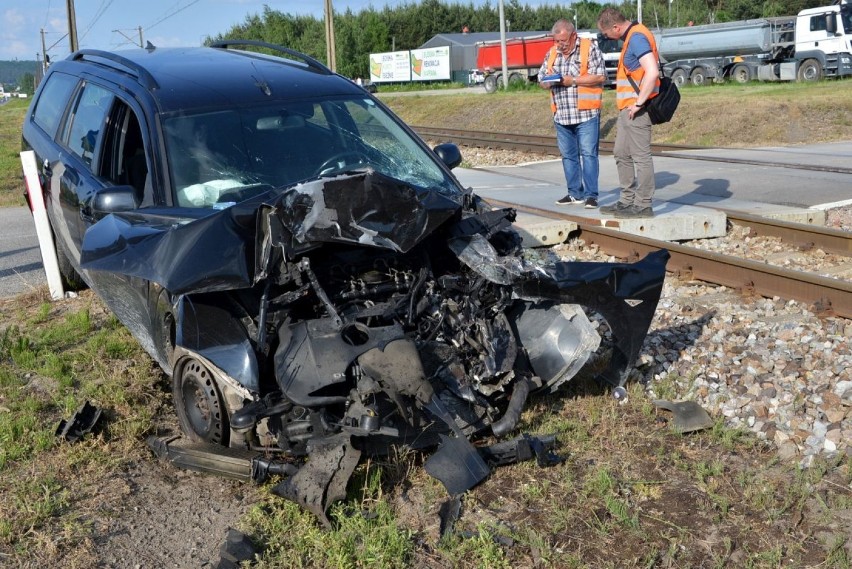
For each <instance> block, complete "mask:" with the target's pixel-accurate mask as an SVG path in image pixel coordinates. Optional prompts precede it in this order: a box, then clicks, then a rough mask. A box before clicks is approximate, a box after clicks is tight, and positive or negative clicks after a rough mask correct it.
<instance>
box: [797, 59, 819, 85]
mask: <svg viewBox="0 0 852 569" xmlns="http://www.w3.org/2000/svg"><path fill="white" fill-rule="evenodd" d="M822 74H823V71H822V64H820V62H819V61H817V60H816V59H806V60H805V61H803V62H802V64H801V65H800V66H799V72H798V74H797V76H798V79H799V81H807V82H813V81H819V80H820V79H822Z"/></svg>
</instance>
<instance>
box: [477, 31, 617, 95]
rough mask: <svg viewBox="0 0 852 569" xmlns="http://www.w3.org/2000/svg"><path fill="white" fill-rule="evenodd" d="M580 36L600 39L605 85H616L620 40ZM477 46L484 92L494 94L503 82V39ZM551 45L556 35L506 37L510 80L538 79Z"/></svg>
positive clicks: (589, 33)
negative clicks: (605, 77) (501, 46)
mask: <svg viewBox="0 0 852 569" xmlns="http://www.w3.org/2000/svg"><path fill="white" fill-rule="evenodd" d="M580 37H588V38H590V39H594V40H596V41H598V47H600V48H601V52H602V54H603V57H604V64H605V65H606V72H607V82H606V85H607V86H612V85H614V84H615V71H616V67H617V66H618V57H619V53H620V51H621V41H620V40H609V39H606V38H598V36H597V34H595V33H593V32H584V31H581V32H580ZM476 47H477V50H476V68H477V70H479V71H481V72H482V73H483V74H484V75H485V81H484V83H485V91H486V92H487V93H493V92H494V91H496V90H497V86H498V85H499V83H500V81H502V80H503V56H502V55H501V50H500V40H494V41H485V42H479V43H477V44H476ZM551 47H553V36H552V35H550V34H545V35H538V36H526V37H519V38H511V39H507V40H506V68H507V71H508V74H509V82H510V83H514V82H516V81H519V82H521V81H522V82H524V83H526V82H529V81H537V80H538V70H539V68H541V64H542V62H543V61H544V59H545V58H546V57H547V52H548V50H549V49H550V48H551Z"/></svg>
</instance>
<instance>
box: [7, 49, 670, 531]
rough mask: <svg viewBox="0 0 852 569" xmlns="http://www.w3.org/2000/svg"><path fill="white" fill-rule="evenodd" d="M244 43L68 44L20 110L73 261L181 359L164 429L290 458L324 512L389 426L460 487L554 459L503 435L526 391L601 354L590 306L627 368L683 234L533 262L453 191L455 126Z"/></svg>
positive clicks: (302, 489) (211, 467)
mask: <svg viewBox="0 0 852 569" xmlns="http://www.w3.org/2000/svg"><path fill="white" fill-rule="evenodd" d="M230 47H232V46H230V45H215V46H214V47H209V48H197V49H193V50H162V53H161V50H158V49H156V48H153V47H149V49H147V50H136V51H133V52H128V55H121V56H116V55H115V54H107V53H104V52H82V53H80V52H78V53H77V54H75V55H72V56H71V58H70V59H69V60H68V61H67V62H60V63H57V64H54V67H52V69H51V73H50V74H48V76H47V77H46V79H45V81H44V82H43V85H42V87H40V89H39V93H37V94H36V97H35V99H34V103H33V109H32V110H31V112H30V115H29V116H28V120H27V123H26V124H25V126H24V146H25V148H30V149H33V150H35V151H36V154H37V156H38V163H39V165H40V167H41V171H40V174H41V177H42V183H43V187H44V192H45V197H46V203H47V207H48V214H49V217H50V221H51V225H52V227H53V230H54V234H55V236H56V245H57V250H58V255H59V257H60V267H61V268H62V269H63V275H64V276H65V279H66V281H67V282H68V283H69V284H73V283H74V282H75V281H77V280H81V281H84V282H85V283H86V284H88V285H89V286H91V287H92V288H93V289H94V290H95V291H96V292H97V293H98V295H99V296H101V297H102V298H103V299H104V301H105V302H106V303H107V304H108V306H109V307H110V309H111V310H112V311H113V312H115V314H116V315H117V316H118V317H119V318H120V319H121V321H122V322H123V323H124V324H125V325H126V326H127V327H128V329H130V330H131V332H132V333H133V334H134V335H135V336H136V337H137V338H138V339H139V341H140V342H141V343H142V345H143V346H144V347H145V349H146V350H147V351H148V352H149V353H150V354H151V356H152V357H153V358H154V359H155V360H156V361H157V362H158V363H159V364H160V366H161V367H162V368H163V370H164V371H165V372H166V373H167V374H168V375H169V376H170V377H171V379H172V386H173V396H174V404H175V408H176V411H177V417H178V420H179V423H180V427H181V430H182V432H183V434H184V435H185V437H184V438H183V439H181V440H173V439H164V440H160V439H152V440H151V441H150V444H151V446H152V448H154V450H155V451H156V452H157V453H158V454H159V455H161V456H164V457H168V458H169V459H171V460H172V461H173V462H175V464H178V465H180V466H185V467H188V468H193V469H196V470H202V471H206V472H213V473H218V474H223V475H227V476H232V477H236V478H241V479H246V480H255V481H263V480H266V479H267V478H268V477H269V476H271V475H279V476H282V477H283V481H282V482H280V483H279V484H278V486H276V488H275V492H276V493H278V494H280V495H282V496H285V497H287V498H290V499H292V500H295V501H297V502H298V503H300V504H302V505H303V506H304V507H306V508H308V509H310V510H311V511H312V512H314V513H315V514H316V515H317V516H318V517H319V518H320V519H321V520H323V521H324V522H326V523H327V519H326V518H325V512H326V510H327V508H328V506H329V504H330V503H331V502H333V501H335V500H338V499H341V498H343V497H344V496H345V489H346V483H347V481H348V479H349V477H350V474H351V473H352V472H353V470H354V469H355V467H356V466H357V464H358V462H359V460H360V459H361V457H362V456H365V455H369V454H383V453H387V452H388V451H389V449H390V448H391V447H392V446H393V445H406V446H408V447H411V448H416V449H424V450H427V451H429V452H430V453H431V454H430V456H429V458H428V459H427V460H426V463H425V468H426V470H427V472H429V473H430V474H432V475H433V476H435V477H437V478H438V479H440V480H441V481H442V482H443V484H444V485H445V486H446V488H447V490H448V492H449V493H450V494H459V493H461V492H464V491H465V490H467V489H469V488H471V487H473V486H474V485H476V484H477V483H479V482H480V481H481V480H483V479H484V478H485V477H486V476H487V475H488V473H489V472H490V469H491V467H492V466H493V465H498V464H503V463H507V462H512V461H516V460H523V459H526V458H532V457H537V458H538V459H539V461H540V462H544V463H546V462H547V459H548V457H547V455H548V450H549V442H548V441H547V440H546V439H540V438H535V437H529V436H521V437H517V438H509V435H510V434H511V433H512V432H513V430H514V429H515V427H516V424H517V422H518V420H519V417H520V414H521V412H522V410H523V409H524V407H525V405H526V403H527V398H528V396H529V395H530V394H531V393H534V392H553V391H555V390H556V389H558V388H559V386H561V385H562V384H564V383H565V382H567V381H569V380H570V379H572V378H573V377H575V376H576V375H577V373H578V372H579V371H580V369H581V368H583V366H584V365H585V364H586V363H587V362H588V361H589V359H590V358H591V357H592V356H593V355H594V354H595V353H596V352H597V351H598V349H599V346H600V344H601V334H600V333H599V330H598V326H596V325H595V324H594V323H593V321H592V320H590V316H592V315H594V316H592V317H593V318H597V317H600V318H602V319H603V320H605V321H606V323H607V324H608V334H609V336H610V337H609V340H608V342H609V344H610V346H609V347H610V348H611V349H609V350H608V352H610V353H608V355H607V357H608V363H606V364H605V366H601V370H602V371H601V372H600V373H599V379H600V380H601V381H602V382H604V383H606V384H608V385H609V386H611V387H612V388H613V389H616V390H617V389H620V388H621V387H622V386H623V384H624V382H625V380H626V378H627V375H628V373H629V371H630V369H631V367H632V364H633V362H634V361H635V358H636V356H637V354H638V351H639V349H640V348H641V345H642V342H643V339H644V337H645V335H646V334H647V331H648V328H649V326H650V323H651V319H652V318H653V315H654V311H655V309H656V305H657V302H658V300H659V297H660V294H661V290H662V285H663V279H664V276H665V265H666V261H667V259H668V254H667V253H666V252H665V251H660V252H657V253H653V254H651V255H649V256H647V257H646V258H645V259H643V260H641V261H639V262H636V263H632V264H627V263H589V262H585V263H584V262H560V261H541V260H539V259H538V257H537V256H531V255H529V254H528V252H527V251H525V250H524V249H523V247H522V246H521V240H520V237H519V236H518V234H517V233H516V232H515V231H514V229H513V227H512V222H513V220H514V212H513V211H512V210H510V209H493V208H491V207H489V206H488V204H487V203H485V202H483V201H482V200H481V199H480V198H479V197H477V196H476V195H475V194H473V193H472V192H471V191H469V190H465V189H463V188H462V187H460V186H459V184H458V182H457V181H456V179H455V178H454V177H453V176H452V174H451V173H450V169H451V168H453V167H455V166H457V165H458V164H459V163H460V162H461V156H460V153H459V151H458V149H457V148H456V147H455V146H454V145H451V144H445V145H440V146H438V147H436V148H434V149H432V150H430V149H429V148H428V147H426V146H425V145H424V144H423V143H422V141H420V139H419V138H417V137H416V135H414V134H413V133H412V132H411V131H410V129H408V127H406V126H405V125H404V124H403V123H401V122H400V121H399V120H398V119H397V118H396V117H394V116H393V114H392V113H390V111H389V110H387V108H385V107H384V106H383V105H382V104H381V103H380V102H379V101H377V100H376V99H374V98H373V97H372V96H371V95H369V94H368V93H365V92H364V90H363V89H361V88H359V87H357V86H355V85H353V84H352V83H351V82H350V81H348V80H346V79H345V78H343V77H341V76H338V75H335V74H333V73H331V72H330V71H328V70H327V69H325V68H324V67H322V66H321V65H320V64H318V63H317V62H315V61H313V60H311V59H310V58H302V59H299V58H297V59H298V60H294V59H290V57H294V58H296V55H294V54H293V53H292V52H289V50H287V51H285V54H286V55H288V58H287V59H283V58H278V57H273V56H268V55H261V54H256V53H250V52H246V51H236V50H233V49H230ZM61 63H66V65H61ZM214 69H215V70H216V74H212V73H213V70H214ZM93 70H94V71H93ZM83 71H85V72H86V73H83ZM95 71H97V73H95ZM211 74H212V75H211ZM84 75H85V76H86V77H85V78H82V77H83V76H84ZM134 93H135V94H134ZM178 95H180V96H178ZM146 101H147V102H146ZM78 134H82V140H81V141H80V142H79V144H78V143H77V135H78ZM485 437H494V438H495V439H496V440H497V441H498V442H497V444H493V445H490V446H475V445H474V444H473V442H472V441H477V440H478V439H483V438H485ZM507 439H508V440H507Z"/></svg>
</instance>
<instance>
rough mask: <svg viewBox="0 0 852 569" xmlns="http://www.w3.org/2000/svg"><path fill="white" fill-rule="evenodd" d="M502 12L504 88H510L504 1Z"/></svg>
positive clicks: (501, 4) (501, 47)
mask: <svg viewBox="0 0 852 569" xmlns="http://www.w3.org/2000/svg"><path fill="white" fill-rule="evenodd" d="M498 8H499V12H500V59H501V60H502V61H503V88H504V89H508V88H509V65H508V63H507V61H506V59H507V57H506V16H505V14H504V13H503V0H500V3H499V4H498Z"/></svg>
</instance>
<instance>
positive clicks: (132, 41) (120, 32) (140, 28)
mask: <svg viewBox="0 0 852 569" xmlns="http://www.w3.org/2000/svg"><path fill="white" fill-rule="evenodd" d="M137 29H138V30H139V47H142V48H144V47H145V46H144V45H142V27H141V26H140V27H138V28H137ZM113 33H117V34H121V35H122V36H124V39H126V40H127V41H129V42H130V43H136V42H135V41H134V40H133V38H131V37H130V36H128V35H127V34H125V33H124V32H122V31H121V30H113Z"/></svg>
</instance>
